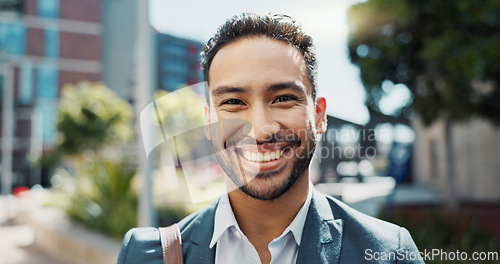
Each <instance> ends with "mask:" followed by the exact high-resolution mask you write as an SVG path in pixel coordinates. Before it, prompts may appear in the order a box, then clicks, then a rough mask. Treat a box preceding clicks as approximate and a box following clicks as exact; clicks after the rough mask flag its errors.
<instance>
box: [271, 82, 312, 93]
mask: <svg viewBox="0 0 500 264" xmlns="http://www.w3.org/2000/svg"><path fill="white" fill-rule="evenodd" d="M267 90H268V91H272V92H276V91H281V90H293V91H295V92H301V93H307V88H306V87H305V86H304V85H302V84H297V83H296V82H285V83H277V84H272V85H270V86H269V87H268V88H267Z"/></svg>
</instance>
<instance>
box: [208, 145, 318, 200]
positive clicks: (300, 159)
mask: <svg viewBox="0 0 500 264" xmlns="http://www.w3.org/2000/svg"><path fill="white" fill-rule="evenodd" d="M299 146H300V144H299ZM315 148H316V141H315V140H311V139H309V141H308V143H307V145H306V146H304V147H297V148H295V149H296V151H297V150H300V149H302V151H301V152H300V153H299V152H294V153H292V155H295V159H291V160H289V161H288V162H289V163H290V162H292V163H293V166H292V168H291V169H289V172H288V175H287V176H286V177H285V179H284V180H282V181H281V182H277V183H274V184H273V183H271V181H270V179H271V178H272V177H274V176H275V175H278V174H281V173H287V172H286V170H287V168H288V167H289V164H287V166H284V167H282V168H280V169H278V170H277V171H272V172H259V173H258V174H256V175H255V179H263V180H266V179H268V180H269V185H271V184H272V185H273V186H266V187H267V188H259V187H258V186H255V185H253V184H252V181H249V182H247V183H246V184H245V182H244V181H243V178H244V177H245V175H253V174H255V173H250V172H247V171H245V170H244V169H242V168H240V165H239V164H232V163H233V162H231V161H229V160H228V159H227V157H223V155H222V153H221V152H216V153H215V154H216V157H217V160H218V161H219V164H220V165H221V167H222V169H223V170H224V172H225V173H226V175H227V176H228V177H229V179H230V180H231V181H232V182H233V183H234V184H235V185H236V186H237V187H238V188H239V189H240V190H241V191H242V192H243V193H245V194H247V195H248V196H250V197H252V198H254V199H258V200H264V201H269V200H275V199H277V198H279V197H281V196H282V195H283V194H284V193H286V192H287V191H288V190H289V189H290V188H292V186H293V185H294V184H295V183H296V182H297V180H298V179H299V178H301V177H302V176H304V175H305V172H306V171H307V170H308V168H309V164H310V163H311V159H312V156H313V154H314V150H315ZM222 152H225V153H226V154H227V153H228V152H233V155H237V158H238V159H240V158H241V157H239V155H238V154H236V153H235V152H234V151H232V150H226V151H222ZM242 173H243V174H245V175H242ZM252 178H253V176H252Z"/></svg>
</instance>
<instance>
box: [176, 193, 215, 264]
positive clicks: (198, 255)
mask: <svg viewBox="0 0 500 264" xmlns="http://www.w3.org/2000/svg"><path fill="white" fill-rule="evenodd" d="M218 205H219V201H217V202H216V204H215V206H214V208H213V209H211V210H208V211H206V212H205V213H204V214H203V215H202V216H200V218H199V219H196V220H195V221H197V222H198V223H199V224H196V225H195V228H193V230H192V232H191V236H190V240H188V241H182V243H183V245H184V243H186V244H187V245H185V246H186V249H187V251H188V252H189V253H188V254H186V255H187V256H188V257H187V258H185V261H184V263H185V264H191V263H192V264H214V263H215V249H216V246H214V247H213V248H210V247H209V246H210V240H211V238H212V234H213V231H214V220H215V210H216V209H217V206H218ZM183 251H184V248H183ZM186 255H185V256H186Z"/></svg>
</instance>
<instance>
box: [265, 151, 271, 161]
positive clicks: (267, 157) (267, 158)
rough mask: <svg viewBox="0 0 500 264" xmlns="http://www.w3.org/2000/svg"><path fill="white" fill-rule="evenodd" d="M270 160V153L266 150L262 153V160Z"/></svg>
mask: <svg viewBox="0 0 500 264" xmlns="http://www.w3.org/2000/svg"><path fill="white" fill-rule="evenodd" d="M270 160H271V154H269V152H266V153H265V154H264V161H270Z"/></svg>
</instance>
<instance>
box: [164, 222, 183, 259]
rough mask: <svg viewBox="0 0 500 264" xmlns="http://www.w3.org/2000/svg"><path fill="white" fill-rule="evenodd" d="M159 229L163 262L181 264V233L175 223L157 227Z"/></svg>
mask: <svg viewBox="0 0 500 264" xmlns="http://www.w3.org/2000/svg"><path fill="white" fill-rule="evenodd" d="M158 230H159V231H160V238H161V247H162V251H163V264H182V245H181V243H182V242H181V233H180V231H179V227H178V226H177V224H173V225H171V226H168V227H160V228H158Z"/></svg>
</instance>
